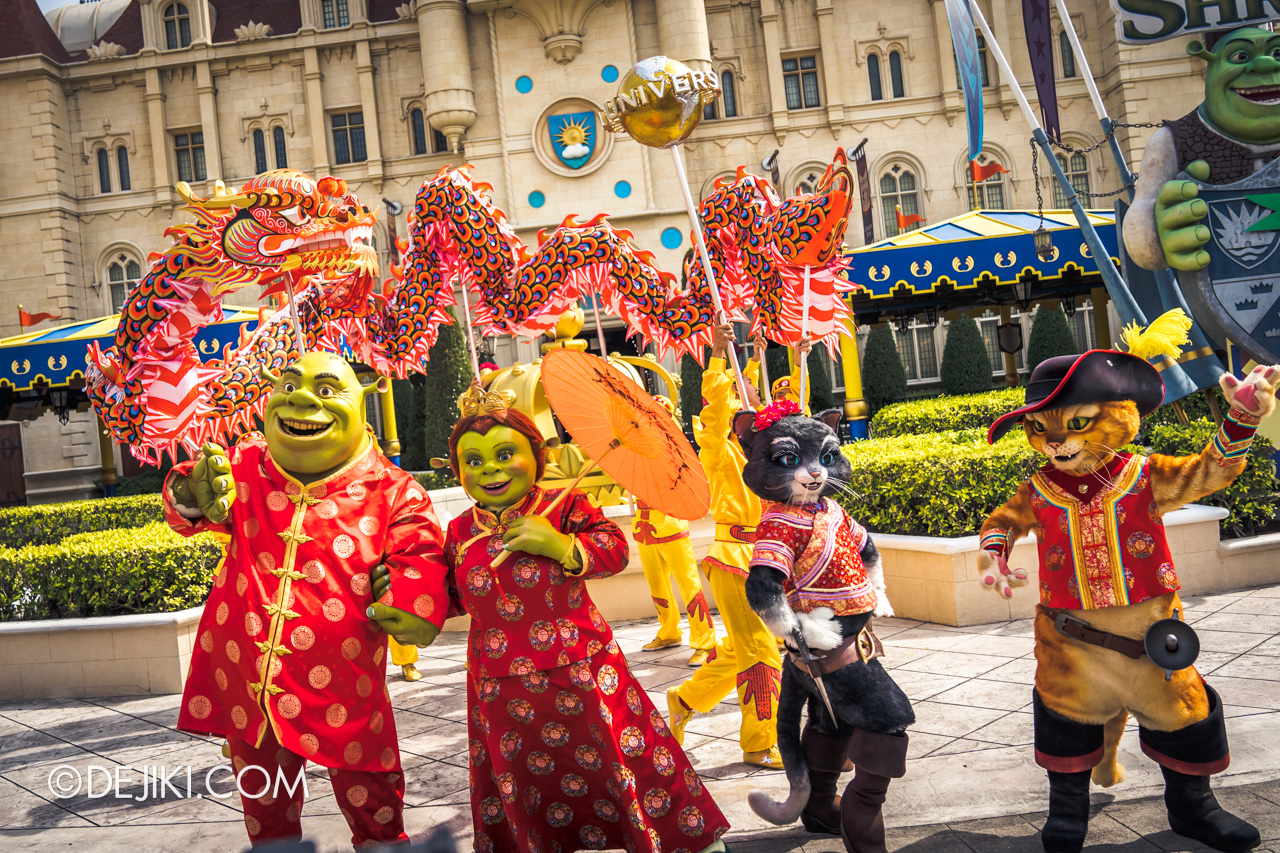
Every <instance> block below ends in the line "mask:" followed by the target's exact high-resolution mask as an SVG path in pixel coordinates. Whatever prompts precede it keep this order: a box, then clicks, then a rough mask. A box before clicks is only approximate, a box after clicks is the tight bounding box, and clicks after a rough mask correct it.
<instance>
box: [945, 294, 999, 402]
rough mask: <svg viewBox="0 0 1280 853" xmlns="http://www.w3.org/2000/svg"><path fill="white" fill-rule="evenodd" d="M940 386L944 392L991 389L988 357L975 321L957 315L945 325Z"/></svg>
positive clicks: (962, 392)
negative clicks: (945, 336)
mask: <svg viewBox="0 0 1280 853" xmlns="http://www.w3.org/2000/svg"><path fill="white" fill-rule="evenodd" d="M939 373H940V375H941V379H942V387H943V388H944V389H945V390H946V392H947V393H948V394H976V393H977V392H979V391H990V390H991V358H990V357H989V356H988V355H987V344H986V341H984V340H983V339H982V332H981V331H979V330H978V324H977V322H975V321H974V319H973V318H972V317H970V316H969V315H968V314H960V315H959V316H957V317H956V318H955V319H954V320H952V321H951V325H950V326H949V327H948V328H947V344H946V346H944V347H943V348H942V369H941V371H939Z"/></svg>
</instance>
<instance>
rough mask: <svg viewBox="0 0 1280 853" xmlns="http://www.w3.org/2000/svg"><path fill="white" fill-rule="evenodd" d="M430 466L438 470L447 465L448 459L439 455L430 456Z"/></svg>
mask: <svg viewBox="0 0 1280 853" xmlns="http://www.w3.org/2000/svg"><path fill="white" fill-rule="evenodd" d="M431 467H432V468H434V469H436V470H437V471H439V470H440V469H441V468H448V467H449V460H448V459H444V458H442V457H439V456H432V457H431Z"/></svg>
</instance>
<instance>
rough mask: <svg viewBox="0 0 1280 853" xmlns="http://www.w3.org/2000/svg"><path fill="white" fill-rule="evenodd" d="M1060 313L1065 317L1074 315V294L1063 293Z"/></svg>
mask: <svg viewBox="0 0 1280 853" xmlns="http://www.w3.org/2000/svg"><path fill="white" fill-rule="evenodd" d="M1062 313H1063V314H1066V315H1067V317H1074V316H1076V295H1075V294H1074V293H1067V294H1064V295H1063V297H1062Z"/></svg>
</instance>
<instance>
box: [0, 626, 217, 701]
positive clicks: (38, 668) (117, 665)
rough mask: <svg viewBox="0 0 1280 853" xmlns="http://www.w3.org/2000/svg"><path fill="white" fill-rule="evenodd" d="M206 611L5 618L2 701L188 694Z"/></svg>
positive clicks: (0, 636) (0, 654) (0, 648)
mask: <svg viewBox="0 0 1280 853" xmlns="http://www.w3.org/2000/svg"><path fill="white" fill-rule="evenodd" d="M203 610H204V608H203V607H192V608H191V609H189V610H182V611H179V612H177V613H149V614H142V615H137V616H103V617H95V618H92V619H51V620H47V621H38V622H3V623H0V701H11V700H15V699H61V698H67V697H81V696H123V695H130V694H137V693H181V692H182V681H183V679H184V678H185V677H186V674H187V665H188V663H189V662H190V660H191V648H192V643H194V642H195V634H196V626H197V625H198V624H199V621H200V613H201V612H202V611H203Z"/></svg>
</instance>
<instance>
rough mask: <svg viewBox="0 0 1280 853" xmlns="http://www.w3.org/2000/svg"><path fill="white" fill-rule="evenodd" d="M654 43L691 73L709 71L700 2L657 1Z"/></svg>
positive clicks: (704, 16)
mask: <svg viewBox="0 0 1280 853" xmlns="http://www.w3.org/2000/svg"><path fill="white" fill-rule="evenodd" d="M658 44H660V45H661V46H662V52H663V53H664V54H665V55H667V56H669V57H671V58H672V59H678V60H680V61H681V62H683V63H684V64H685V65H688V66H689V67H690V68H692V69H693V70H695V71H706V70H708V69H709V68H711V43H710V41H709V40H708V38H707V13H706V10H705V8H704V7H703V4H702V0H658Z"/></svg>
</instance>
